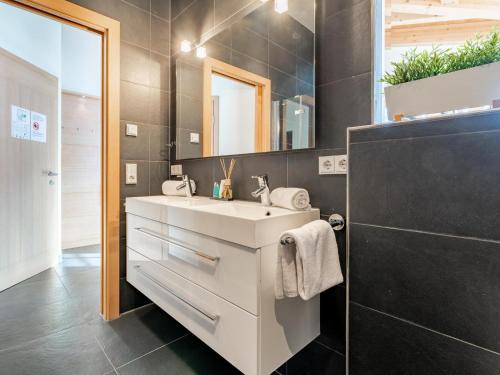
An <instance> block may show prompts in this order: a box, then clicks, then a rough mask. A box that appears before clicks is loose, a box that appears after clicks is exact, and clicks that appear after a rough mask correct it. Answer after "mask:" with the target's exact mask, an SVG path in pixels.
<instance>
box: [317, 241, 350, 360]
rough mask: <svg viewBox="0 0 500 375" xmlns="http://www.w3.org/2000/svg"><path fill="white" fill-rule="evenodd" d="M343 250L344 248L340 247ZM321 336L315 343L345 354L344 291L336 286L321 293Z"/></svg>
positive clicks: (343, 288)
mask: <svg viewBox="0 0 500 375" xmlns="http://www.w3.org/2000/svg"><path fill="white" fill-rule="evenodd" d="M341 248H342V249H344V247H341ZM344 277H345V272H344ZM320 307H321V335H320V336H319V337H318V338H317V339H316V341H317V342H319V343H321V344H323V345H325V346H327V347H329V348H331V349H334V350H336V351H337V352H339V353H342V354H345V352H346V345H345V344H346V329H345V322H346V289H345V287H344V286H340V285H339V286H336V287H334V288H331V289H328V290H327V291H324V292H323V293H321V306H320Z"/></svg>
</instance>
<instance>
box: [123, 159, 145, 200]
mask: <svg viewBox="0 0 500 375" xmlns="http://www.w3.org/2000/svg"><path fill="white" fill-rule="evenodd" d="M126 163H135V164H137V184H136V185H126V184H125V164H126ZM120 164H121V166H120V176H121V186H120V196H121V198H122V199H124V198H126V197H141V196H147V195H149V162H148V161H140V160H123V159H122V160H121V162H120Z"/></svg>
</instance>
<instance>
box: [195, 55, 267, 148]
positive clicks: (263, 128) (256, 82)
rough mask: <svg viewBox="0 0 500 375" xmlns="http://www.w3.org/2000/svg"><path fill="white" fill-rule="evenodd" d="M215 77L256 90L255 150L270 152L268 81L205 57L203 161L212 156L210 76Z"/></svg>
mask: <svg viewBox="0 0 500 375" xmlns="http://www.w3.org/2000/svg"><path fill="white" fill-rule="evenodd" d="M213 73H216V74H219V75H222V76H224V77H227V78H231V79H234V80H236V81H240V82H244V83H246V84H249V85H251V86H254V87H255V150H254V152H266V151H270V150H271V80H269V79H267V78H264V77H262V76H259V75H258V74H254V73H251V72H248V71H246V70H244V69H240V68H237V67H235V66H233V65H230V64H227V63H225V62H222V61H220V60H216V59H213V58H211V57H206V58H205V60H204V61H203V157H207V156H214V155H213V149H212V146H213V129H212V74H213Z"/></svg>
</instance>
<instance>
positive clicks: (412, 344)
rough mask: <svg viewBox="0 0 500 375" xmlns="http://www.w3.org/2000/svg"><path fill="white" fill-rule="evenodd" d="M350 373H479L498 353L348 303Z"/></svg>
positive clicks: (493, 365) (496, 365) (492, 365)
mask: <svg viewBox="0 0 500 375" xmlns="http://www.w3.org/2000/svg"><path fill="white" fill-rule="evenodd" d="M349 314H350V324H349V327H350V328H349V334H350V338H349V341H350V349H349V353H350V356H349V373H350V374H351V375H366V374H370V375H399V374H405V375H422V374H426V375H443V374H454V375H482V374H492V375H493V374H497V373H499V372H500V355H498V354H494V353H492V352H489V351H486V350H483V349H480V348H478V347H475V346H472V345H469V344H466V343H464V342H461V341H458V340H455V339H452V338H450V337H446V336H443V335H440V334H438V333H434V332H432V331H429V330H426V329H422V328H421V327H418V326H415V325H412V324H409V323H406V322H404V321H401V320H398V319H395V318H392V317H390V316H387V315H382V314H380V313H378V312H375V311H373V310H368V309H366V308H364V307H362V306H360V305H358V304H355V303H351V304H350V311H349Z"/></svg>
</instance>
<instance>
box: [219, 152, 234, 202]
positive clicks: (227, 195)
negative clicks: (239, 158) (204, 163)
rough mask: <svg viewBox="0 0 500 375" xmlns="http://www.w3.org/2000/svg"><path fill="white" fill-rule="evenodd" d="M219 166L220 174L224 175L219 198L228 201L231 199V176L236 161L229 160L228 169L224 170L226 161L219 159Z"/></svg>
mask: <svg viewBox="0 0 500 375" xmlns="http://www.w3.org/2000/svg"><path fill="white" fill-rule="evenodd" d="M220 165H221V167H222V172H223V173H224V179H223V180H222V181H221V182H220V193H219V198H220V199H224V200H229V201H230V200H232V199H233V189H232V184H231V176H232V174H233V170H234V166H235V165H236V160H235V159H231V162H230V163H229V168H226V161H225V160H224V159H223V158H221V159H220Z"/></svg>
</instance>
